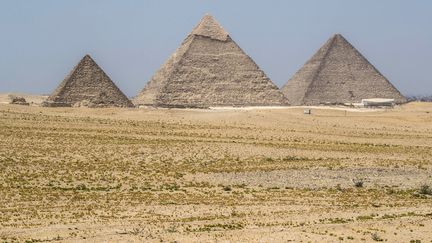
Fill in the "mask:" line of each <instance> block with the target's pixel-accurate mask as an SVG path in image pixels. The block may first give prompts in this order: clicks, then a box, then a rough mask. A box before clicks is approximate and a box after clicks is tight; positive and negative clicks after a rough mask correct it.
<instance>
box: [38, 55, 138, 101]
mask: <svg viewBox="0 0 432 243" xmlns="http://www.w3.org/2000/svg"><path fill="white" fill-rule="evenodd" d="M42 105H43V106H51V107H60V106H81V105H84V106H89V107H131V106H133V104H132V103H131V101H130V100H129V99H128V98H127V97H126V96H125V95H124V94H123V93H122V92H121V91H120V89H119V88H118V87H117V86H116V85H115V84H114V83H113V81H111V79H110V78H109V77H108V75H106V74H105V72H104V71H103V70H102V69H101V68H100V67H99V66H98V65H97V64H96V62H95V61H94V60H93V59H92V58H91V57H90V56H89V55H86V56H84V57H83V58H82V59H81V61H80V62H79V63H78V65H76V66H75V67H74V69H72V71H71V72H70V73H69V75H68V76H67V77H66V78H65V79H64V80H63V82H61V83H60V85H59V86H58V87H57V89H56V90H55V91H54V92H53V93H52V94H51V95H50V96H49V97H48V99H47V101H46V102H44V103H43V104H42Z"/></svg>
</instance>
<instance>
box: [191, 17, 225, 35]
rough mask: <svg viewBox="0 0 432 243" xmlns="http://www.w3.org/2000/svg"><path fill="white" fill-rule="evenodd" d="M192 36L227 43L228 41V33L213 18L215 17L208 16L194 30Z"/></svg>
mask: <svg viewBox="0 0 432 243" xmlns="http://www.w3.org/2000/svg"><path fill="white" fill-rule="evenodd" d="M191 34H192V35H199V36H205V37H210V38H212V39H215V40H221V41H226V40H227V39H228V35H229V34H228V32H226V31H225V30H224V29H223V27H222V26H221V25H220V24H219V23H218V22H217V21H216V20H215V19H214V18H213V16H211V15H209V14H206V15H205V16H204V17H203V18H202V19H201V21H200V22H199V23H198V25H197V26H196V27H195V28H194V29H193V30H192V32H191Z"/></svg>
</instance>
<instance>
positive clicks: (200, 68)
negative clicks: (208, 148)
mask: <svg viewBox="0 0 432 243" xmlns="http://www.w3.org/2000/svg"><path fill="white" fill-rule="evenodd" d="M133 102H134V103H135V105H149V106H160V107H197V108H206V107H211V106H273V105H275V106H279V105H286V104H288V101H287V99H286V98H285V97H284V95H283V94H282V92H280V90H279V89H278V87H277V86H276V85H274V84H273V83H272V81H271V80H270V79H269V78H268V77H267V76H266V75H265V73H264V72H263V71H262V70H260V69H259V67H258V66H257V64H256V63H255V62H254V61H253V60H252V59H251V58H250V57H249V56H248V55H247V54H246V53H245V52H244V51H243V50H242V49H241V48H240V47H239V46H238V45H237V44H236V43H235V42H234V41H233V40H232V39H231V37H230V36H229V34H228V33H227V32H226V31H225V30H224V29H223V28H222V27H221V26H220V25H219V24H218V23H217V22H216V20H215V19H214V18H213V17H211V16H209V15H206V16H205V17H204V18H203V19H202V20H201V22H200V23H199V24H198V25H197V26H196V27H195V28H194V29H193V30H192V32H191V33H190V34H189V35H188V36H187V37H186V39H185V40H184V41H183V43H182V44H181V46H180V47H179V48H178V49H177V50H176V51H175V53H174V54H173V55H172V56H171V57H170V58H169V59H168V60H167V61H166V62H165V64H164V65H162V67H161V68H160V69H159V70H158V71H157V72H156V73H155V74H154V76H153V77H152V78H151V80H150V81H149V82H148V83H147V84H146V86H145V87H144V89H143V90H142V91H141V92H140V93H139V94H138V95H137V97H135V99H134V100H133Z"/></svg>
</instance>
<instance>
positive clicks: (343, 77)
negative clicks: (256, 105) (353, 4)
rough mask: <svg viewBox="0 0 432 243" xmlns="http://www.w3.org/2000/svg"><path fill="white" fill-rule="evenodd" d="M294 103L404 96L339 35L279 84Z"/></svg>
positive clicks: (351, 100) (310, 103) (356, 100)
mask: <svg viewBox="0 0 432 243" xmlns="http://www.w3.org/2000/svg"><path fill="white" fill-rule="evenodd" d="M282 92H283V93H284V94H285V96H286V97H287V98H288V99H289V100H290V102H291V104H293V105H319V104H345V103H360V102H361V100H362V99H368V98H388V99H394V100H395V102H396V103H405V102H406V101H407V100H406V98H405V97H404V96H403V95H402V94H401V93H400V92H399V91H398V90H397V89H396V88H395V87H394V86H393V85H392V84H391V83H390V82H389V81H388V80H387V79H386V78H385V77H384V76H383V75H382V74H381V73H380V72H379V71H378V70H377V69H376V68H375V67H374V66H373V65H372V64H371V63H369V61H368V60H367V59H366V58H365V57H364V56H363V55H362V54H361V53H360V52H359V51H357V50H356V49H355V48H354V47H353V46H352V45H351V44H350V43H349V42H348V41H347V40H346V39H345V38H344V37H343V36H342V35H340V34H336V35H334V36H333V37H332V38H330V39H329V40H328V41H327V42H326V43H325V44H324V45H323V46H322V47H321V48H320V49H319V50H318V52H317V53H316V54H315V55H314V56H312V58H311V59H310V60H309V61H308V62H306V64H305V65H304V66H303V67H302V68H301V69H300V70H299V71H297V73H296V74H295V75H294V76H293V77H292V78H291V79H290V80H288V82H287V84H285V86H283V87H282Z"/></svg>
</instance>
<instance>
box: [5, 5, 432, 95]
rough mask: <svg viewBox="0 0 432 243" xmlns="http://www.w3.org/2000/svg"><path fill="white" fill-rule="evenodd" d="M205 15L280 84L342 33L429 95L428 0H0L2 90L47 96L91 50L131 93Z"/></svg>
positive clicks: (398, 78) (399, 83)
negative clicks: (212, 19) (329, 40)
mask: <svg viewBox="0 0 432 243" xmlns="http://www.w3.org/2000/svg"><path fill="white" fill-rule="evenodd" d="M205 13H211V14H212V15H213V16H214V17H215V18H216V19H217V20H218V21H219V22H220V23H221V24H222V25H223V26H224V28H225V29H226V30H227V31H228V32H229V33H230V34H231V36H232V37H233V39H234V40H235V41H236V42H237V43H238V44H239V45H240V46H241V47H242V48H243V49H244V50H245V51H246V52H247V53H248V54H249V55H250V56H251V57H252V58H253V59H254V60H255V62H256V63H257V64H258V65H259V66H260V67H261V68H262V69H263V70H264V71H265V72H266V73H267V75H268V76H269V77H270V78H271V79H272V80H273V82H274V83H276V84H277V85H278V86H282V85H283V84H284V83H285V82H286V81H287V80H288V79H289V78H290V77H291V76H292V75H293V74H294V73H295V72H296V71H297V70H298V69H299V68H300V67H301V66H302V65H303V64H304V63H305V62H306V61H307V60H308V59H309V58H310V57H311V56H312V55H313V54H314V53H315V52H316V50H317V49H318V48H319V47H320V46H321V45H322V44H323V43H324V42H325V41H327V39H328V38H330V37H331V36H332V35H333V34H334V33H341V34H343V35H344V36H345V37H346V38H347V39H348V40H349V41H350V42H351V43H352V44H353V45H354V46H355V47H356V48H357V49H358V50H359V51H360V52H362V53H363V54H364V55H365V56H366V57H367V58H368V59H369V61H370V62H371V63H372V64H374V65H375V66H376V67H377V68H378V69H379V70H380V71H381V72H382V73H383V74H384V75H385V76H386V77H387V78H388V79H389V80H390V81H391V82H392V83H393V84H394V85H395V86H396V87H397V88H399V90H400V91H401V92H402V93H403V94H405V95H423V94H432V75H431V69H432V27H431V24H432V1H430V0H412V1H408V0H404V1H402V0H379V1H378V0H362V1H354V0H352V1H349V0H326V1H323V0H302V1H288V0H272V1H264V0H262V1H257V0H255V1H254V0H235V1H234V0H213V1H211V0H181V1H180V0H178V1H175V0H154V1H144V0H140V1H138V0H121V1H120V0H74V1H72V0H69V1H66V0H65V1H59V0H37V1H36V0H35V1H31V0H27V1H24V0H0V92H26V93H40V94H48V93H50V92H51V91H53V90H54V89H55V87H56V86H57V85H58V84H59V82H60V81H61V80H62V79H63V78H64V76H66V75H67V73H68V72H69V71H70V70H71V69H72V68H73V66H74V65H75V64H76V63H77V62H78V61H79V60H80V59H81V57H82V56H83V55H84V54H86V53H89V54H91V55H92V57H93V58H94V59H95V60H96V61H97V62H98V63H99V65H100V66H101V67H102V68H103V69H104V70H105V72H106V73H107V74H108V75H109V76H110V77H111V78H112V79H113V81H114V82H115V83H116V84H117V85H118V86H119V87H120V88H121V89H122V90H123V91H124V92H125V93H126V94H127V95H128V96H134V95H136V94H137V93H138V92H139V91H140V90H141V89H142V88H143V87H144V85H145V83H146V82H147V81H148V80H149V79H150V77H151V76H152V75H153V73H154V72H155V71H156V70H157V69H158V68H159V67H160V65H161V64H163V62H164V61H165V60H166V59H167V58H168V57H169V56H170V55H171V53H172V52H173V51H175V49H176V48H177V47H178V46H179V44H180V43H181V42H182V40H183V39H184V38H185V37H186V35H187V34H188V33H189V32H190V31H191V29H192V28H193V27H194V26H195V25H196V23H197V22H198V21H199V20H200V19H201V17H202V16H203V15H204V14H205Z"/></svg>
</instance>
